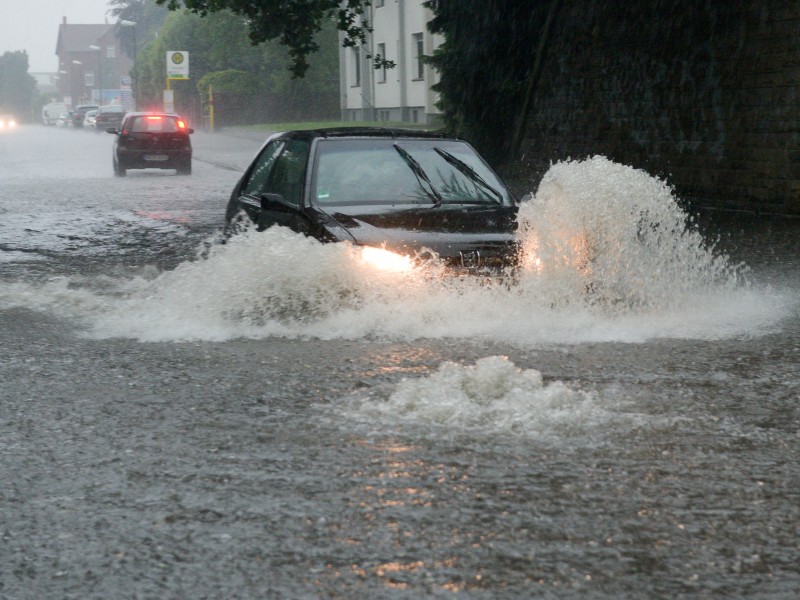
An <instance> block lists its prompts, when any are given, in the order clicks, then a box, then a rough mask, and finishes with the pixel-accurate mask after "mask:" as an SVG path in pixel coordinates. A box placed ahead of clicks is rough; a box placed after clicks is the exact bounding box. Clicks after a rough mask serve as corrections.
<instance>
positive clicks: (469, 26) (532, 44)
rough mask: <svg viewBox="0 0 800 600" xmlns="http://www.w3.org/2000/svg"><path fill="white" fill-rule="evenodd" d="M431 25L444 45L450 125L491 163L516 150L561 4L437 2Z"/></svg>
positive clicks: (443, 101) (442, 85) (436, 62)
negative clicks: (440, 36) (549, 36)
mask: <svg viewBox="0 0 800 600" xmlns="http://www.w3.org/2000/svg"><path fill="white" fill-rule="evenodd" d="M426 4H427V6H429V7H430V8H432V9H433V11H434V15H435V16H434V19H433V20H432V21H431V22H430V23H429V24H428V27H429V29H430V30H431V31H432V32H433V33H440V34H443V35H444V38H445V42H444V44H442V46H441V47H439V48H438V49H437V50H436V51H435V52H434V54H433V56H432V57H430V58H429V61H430V63H431V64H432V65H433V66H434V67H435V68H436V69H437V70H438V71H439V73H440V81H439V83H438V84H437V85H436V86H434V89H435V90H437V91H438V92H439V93H440V108H441V109H442V112H443V114H444V119H445V126H446V127H447V128H448V129H449V130H450V131H452V132H454V133H457V134H459V135H462V136H464V137H466V138H468V139H470V140H472V141H473V143H474V144H475V145H476V146H477V147H478V148H479V149H480V150H481V151H482V152H483V153H484V154H485V155H486V156H487V158H488V159H489V160H491V161H492V162H499V161H502V160H503V159H505V158H507V157H508V156H509V155H511V154H512V153H513V152H514V151H515V146H516V144H517V141H518V137H519V136H518V134H517V132H518V131H519V130H520V128H521V127H523V126H524V121H525V117H526V116H527V112H528V110H530V98H531V95H532V93H533V90H534V88H535V86H536V84H537V82H538V72H539V67H540V65H541V61H542V60H543V59H544V52H545V50H546V48H547V44H546V42H547V38H548V35H549V31H550V27H551V25H552V22H553V19H554V16H555V14H556V13H555V11H556V9H557V8H558V6H559V0H458V1H457V2H455V1H453V0H432V1H429V2H427V3H426Z"/></svg>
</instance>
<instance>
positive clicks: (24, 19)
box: [0, 0, 114, 73]
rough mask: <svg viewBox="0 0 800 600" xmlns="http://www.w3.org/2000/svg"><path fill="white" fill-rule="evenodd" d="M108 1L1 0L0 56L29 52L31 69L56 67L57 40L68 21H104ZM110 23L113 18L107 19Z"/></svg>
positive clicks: (35, 70) (48, 69) (53, 68)
mask: <svg viewBox="0 0 800 600" xmlns="http://www.w3.org/2000/svg"><path fill="white" fill-rule="evenodd" d="M108 9H109V6H108V0H0V55H2V54H3V53H4V52H8V51H15V50H25V51H27V52H28V62H29V64H30V72H31V73H37V72H51V73H54V72H56V71H57V70H58V58H57V57H56V54H55V52H56V41H57V39H58V26H59V25H60V24H61V19H62V18H63V17H67V23H75V24H78V23H105V22H106V18H108V16H107V15H106V11H107V10H108ZM108 22H109V23H113V22H114V21H113V20H112V19H111V18H108Z"/></svg>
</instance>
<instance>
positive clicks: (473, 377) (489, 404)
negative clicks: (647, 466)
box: [343, 356, 616, 436]
mask: <svg viewBox="0 0 800 600" xmlns="http://www.w3.org/2000/svg"><path fill="white" fill-rule="evenodd" d="M343 412H344V416H345V417H346V420H348V421H350V420H356V421H360V422H363V423H370V422H372V423H375V422H378V423H386V421H387V419H389V420H395V421H398V422H402V423H408V424H412V425H416V424H422V425H426V426H429V425H434V426H435V427H437V428H445V429H451V430H453V431H457V432H461V431H484V432H489V433H490V432H500V433H511V434H516V435H525V436H530V435H537V436H540V435H545V434H547V435H553V434H556V433H557V432H559V431H570V432H573V434H574V432H575V430H576V427H578V426H579V425H580V424H581V423H584V422H586V423H589V422H591V423H592V424H593V426H596V425H597V424H598V423H599V422H601V421H613V420H615V419H616V417H614V416H613V414H612V413H611V412H609V411H607V410H605V409H604V408H603V407H602V406H601V405H600V403H599V402H598V400H597V398H596V397H595V396H594V395H593V394H591V393H588V392H583V391H575V390H572V389H570V388H569V387H568V386H567V385H566V384H564V383H563V382H561V381H555V382H552V383H548V384H545V383H544V382H543V380H542V375H541V373H540V372H539V371H537V370H535V369H527V370H523V369H520V368H518V367H517V366H516V365H514V363H513V362H511V361H510V360H509V359H508V358H506V357H504V356H490V357H487V358H482V359H480V360H478V361H477V362H476V363H475V365H474V366H462V365H458V364H456V363H452V362H445V363H443V364H442V365H441V366H440V367H439V368H438V369H437V370H436V371H435V372H434V373H432V374H431V375H430V376H429V377H424V378H419V379H404V380H403V381H401V382H400V384H398V385H397V387H396V388H395V389H394V391H393V392H392V393H391V395H390V397H389V398H388V399H385V400H384V399H373V398H370V399H366V400H361V401H356V402H353V403H352V404H351V405H350V406H347V407H345V409H344V410H343Z"/></svg>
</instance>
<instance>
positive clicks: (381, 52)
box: [378, 44, 386, 83]
mask: <svg viewBox="0 0 800 600" xmlns="http://www.w3.org/2000/svg"><path fill="white" fill-rule="evenodd" d="M378 56H379V57H380V58H381V59H383V60H384V61H385V60H386V44H378ZM378 83H386V64H383V65H381V68H380V70H379V71H378Z"/></svg>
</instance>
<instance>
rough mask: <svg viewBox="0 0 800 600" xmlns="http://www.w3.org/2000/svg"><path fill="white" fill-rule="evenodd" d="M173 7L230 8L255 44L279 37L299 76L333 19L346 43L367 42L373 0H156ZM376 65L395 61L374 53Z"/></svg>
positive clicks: (198, 11)
mask: <svg viewBox="0 0 800 600" xmlns="http://www.w3.org/2000/svg"><path fill="white" fill-rule="evenodd" d="M155 2H156V3H157V4H159V5H166V6H167V7H168V8H169V9H170V10H178V9H180V8H183V7H185V8H187V9H189V10H190V11H192V12H193V13H196V14H199V15H200V16H206V15H208V14H209V13H215V12H219V11H225V10H229V11H231V12H233V13H235V14H237V15H240V16H242V17H244V18H245V20H246V21H247V25H248V29H249V38H250V41H251V42H252V43H253V44H260V43H262V42H267V41H272V40H278V41H279V42H280V43H281V44H282V45H283V46H285V47H286V48H288V50H289V56H290V57H291V63H290V65H289V68H290V70H291V72H292V74H293V75H294V76H295V77H303V76H304V75H305V74H306V71H308V68H309V62H308V56H309V55H311V54H313V53H315V52H317V51H318V50H319V48H320V46H319V43H318V41H317V34H318V33H319V32H320V31H321V30H322V29H323V28H324V26H325V24H326V23H327V22H330V21H333V22H335V23H336V25H337V28H338V29H339V30H340V31H343V32H344V41H343V44H344V45H345V46H357V45H366V42H367V34H368V32H369V31H371V30H370V26H369V23H367V21H366V8H367V7H368V6H369V5H370V0H293V1H287V0H155ZM372 58H373V59H374V62H375V66H376V68H378V67H381V66H384V65H385V66H387V67H392V66H394V64H393V63H392V62H391V61H387V60H385V59H384V58H383V57H379V56H372Z"/></svg>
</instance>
